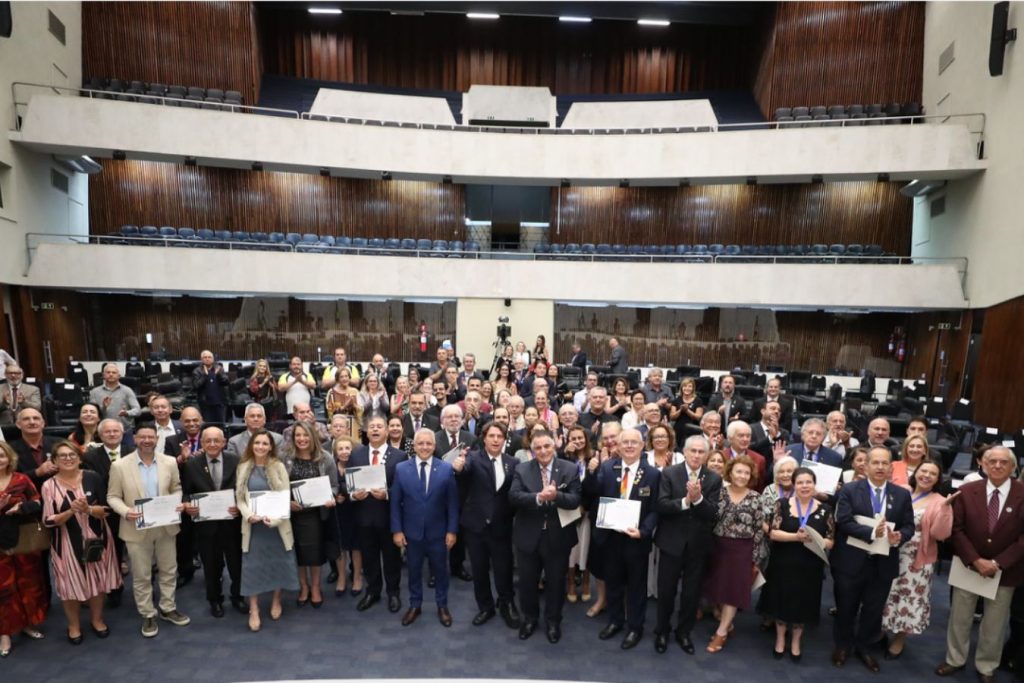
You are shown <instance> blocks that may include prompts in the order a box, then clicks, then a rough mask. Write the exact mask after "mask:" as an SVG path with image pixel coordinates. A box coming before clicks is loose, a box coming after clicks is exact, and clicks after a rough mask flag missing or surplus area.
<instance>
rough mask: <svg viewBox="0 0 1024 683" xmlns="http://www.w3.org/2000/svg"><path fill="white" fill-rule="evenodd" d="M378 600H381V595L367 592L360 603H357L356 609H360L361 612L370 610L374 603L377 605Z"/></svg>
mask: <svg viewBox="0 0 1024 683" xmlns="http://www.w3.org/2000/svg"><path fill="white" fill-rule="evenodd" d="M378 602H380V595H374V594H373V593H367V594H366V595H364V596H363V597H362V599H361V600H360V601H359V604H357V605H356V609H357V610H359V611H360V612H365V611H366V610H368V609H370V608H371V607H373V606H374V605H376V604H377V603H378Z"/></svg>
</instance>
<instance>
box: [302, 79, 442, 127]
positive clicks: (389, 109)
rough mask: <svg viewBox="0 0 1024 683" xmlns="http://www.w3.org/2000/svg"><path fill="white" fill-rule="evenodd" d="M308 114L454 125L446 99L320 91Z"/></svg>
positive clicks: (331, 90) (329, 90)
mask: <svg viewBox="0 0 1024 683" xmlns="http://www.w3.org/2000/svg"><path fill="white" fill-rule="evenodd" d="M309 111H310V112H312V113H314V114H325V115H329V116H343V117H347V118H356V119H376V120H379V121H403V122H411V123H437V124H444V125H448V126H453V125H455V117H454V116H452V109H451V107H449V106H448V100H446V99H444V98H443V97H418V96H415V95H386V94H384V93H374V92H358V91H355V90H336V89H333V88H320V90H318V91H317V93H316V99H315V100H313V104H312V106H310V108H309Z"/></svg>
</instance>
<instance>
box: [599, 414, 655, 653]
mask: <svg viewBox="0 0 1024 683" xmlns="http://www.w3.org/2000/svg"><path fill="white" fill-rule="evenodd" d="M643 452H644V442H643V438H642V437H641V436H640V432H639V431H637V430H636V429H626V430H624V431H623V432H622V433H621V434H620V435H619V453H620V454H621V456H622V457H621V459H620V458H610V459H608V460H605V461H604V462H603V463H602V464H601V465H600V466H598V460H599V459H600V458H591V460H590V465H589V466H588V467H589V469H590V473H591V474H592V475H593V476H589V477H587V478H586V479H584V480H583V490H584V492H585V493H586V494H588V495H590V496H594V497H599V498H625V499H627V500H636V501H640V518H639V521H638V523H637V525H636V526H635V527H630V528H628V529H623V530H621V531H618V530H612V529H601V528H597V529H595V530H594V545H595V546H596V547H598V548H600V549H601V557H602V558H603V559H604V571H605V583H606V585H607V587H608V625H607V626H605V627H604V629H603V630H602V631H601V633H599V634H598V637H599V638H600V639H601V640H608V639H609V638H611V637H613V636H614V635H615V634H616V633H618V632H619V631H621V630H622V628H623V626H625V625H627V624H628V626H629V630H628V631H627V632H626V637H625V638H624V639H623V640H622V649H623V650H629V649H631V648H634V647H636V645H637V643H639V642H640V639H641V638H642V637H643V634H644V616H645V613H646V611H647V610H646V606H647V565H648V561H647V560H648V556H649V555H650V553H651V537H652V536H653V535H654V528H655V527H656V526H657V525H658V511H657V509H656V506H655V503H656V502H657V499H658V483H659V479H660V477H661V473H660V472H658V470H657V468H655V467H652V466H650V465H648V464H646V463H645V462H643V461H642V460H641V458H640V456H641V455H643Z"/></svg>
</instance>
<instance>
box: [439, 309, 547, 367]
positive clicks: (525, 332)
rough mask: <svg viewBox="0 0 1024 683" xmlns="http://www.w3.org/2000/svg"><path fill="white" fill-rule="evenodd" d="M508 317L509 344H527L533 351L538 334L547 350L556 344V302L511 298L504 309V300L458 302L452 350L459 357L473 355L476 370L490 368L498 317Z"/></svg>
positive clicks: (496, 337) (492, 359)
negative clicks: (543, 340) (510, 334)
mask: <svg viewBox="0 0 1024 683" xmlns="http://www.w3.org/2000/svg"><path fill="white" fill-rule="evenodd" d="M501 316H508V320H509V323H508V324H509V325H511V326H512V336H511V337H510V338H509V341H510V342H511V343H512V345H513V347H514V346H515V344H516V342H519V341H522V342H525V343H526V348H528V349H530V350H531V351H532V350H533V344H534V342H535V341H536V339H537V335H538V334H543V335H544V339H546V340H547V344H548V348H549V349H553V348H554V345H555V303H554V302H553V301H550V300H547V301H544V300H541V299H515V298H513V299H512V305H511V306H505V300H504V299H459V300H458V304H457V306H456V309H455V335H456V337H457V338H458V344H457V345H456V348H455V350H456V351H458V353H459V356H460V357H461V356H462V355H463V354H465V353H467V352H468V353H474V354H476V362H477V365H478V366H479V367H482V368H485V369H487V370H489V369H490V367H491V363H492V362H493V361H494V352H495V348H494V342H495V341H496V340H497V339H498V336H497V328H498V318H499V317H501Z"/></svg>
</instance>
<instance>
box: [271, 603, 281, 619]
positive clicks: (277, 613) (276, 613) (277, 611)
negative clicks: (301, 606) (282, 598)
mask: <svg viewBox="0 0 1024 683" xmlns="http://www.w3.org/2000/svg"><path fill="white" fill-rule="evenodd" d="M283 611H284V610H283V609H282V608H281V605H271V606H270V618H271V619H273V620H274V621H277V620H278V619H280V618H281V612H283Z"/></svg>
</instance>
